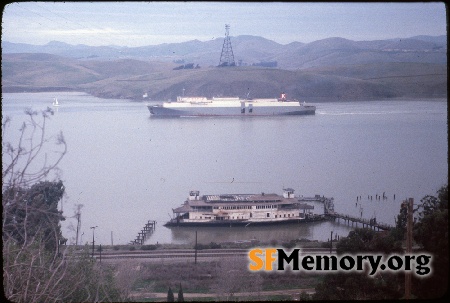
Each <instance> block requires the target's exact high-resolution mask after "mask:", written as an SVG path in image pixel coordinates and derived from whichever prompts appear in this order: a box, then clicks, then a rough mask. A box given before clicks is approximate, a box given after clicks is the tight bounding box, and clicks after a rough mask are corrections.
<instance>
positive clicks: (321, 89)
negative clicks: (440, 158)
mask: <svg viewBox="0 0 450 303" xmlns="http://www.w3.org/2000/svg"><path fill="white" fill-rule="evenodd" d="M176 66H178V65H177V64H175V63H170V62H153V61H140V60H134V59H119V60H95V61H94V60H76V59H70V58H64V57H60V56H55V55H49V54H6V55H4V56H3V59H2V91H3V92H22V91H54V90H76V91H84V92H87V93H90V94H92V95H95V96H99V97H103V98H127V99H139V100H142V95H143V94H144V93H148V96H149V98H150V99H151V100H168V99H171V100H175V99H176V97H177V96H179V95H181V94H182V93H183V89H184V93H185V95H186V96H206V97H213V96H239V97H242V98H244V97H246V95H247V94H249V96H250V97H253V98H273V97H277V96H278V95H279V94H280V93H281V92H282V91H284V92H286V93H287V94H288V95H289V96H290V97H291V98H297V99H300V100H306V101H308V100H318V99H319V100H320V99H324V100H373V99H385V98H445V97H447V67H446V65H443V64H431V63H399V62H390V63H373V64H356V65H336V66H328V67H317V68H310V69H303V70H282V69H274V68H262V67H250V66H248V67H232V68H217V67H209V68H199V69H182V70H174V68H175V67H176Z"/></svg>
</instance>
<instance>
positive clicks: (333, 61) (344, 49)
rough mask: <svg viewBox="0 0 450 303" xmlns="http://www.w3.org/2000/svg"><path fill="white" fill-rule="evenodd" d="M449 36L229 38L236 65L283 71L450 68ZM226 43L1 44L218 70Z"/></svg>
mask: <svg viewBox="0 0 450 303" xmlns="http://www.w3.org/2000/svg"><path fill="white" fill-rule="evenodd" d="M446 41H447V37H446V36H437V37H432V36H415V37H412V38H406V39H404V38H399V39H389V40H376V41H352V40H348V39H343V38H327V39H323V40H318V41H314V42H311V43H306V44H305V43H301V42H292V43H289V44H286V45H282V44H279V43H276V42H274V41H271V40H268V39H265V38H262V37H256V36H249V35H245V36H237V37H231V43H232V47H233V53H234V57H235V60H236V63H237V64H238V65H243V66H250V65H253V64H258V63H260V62H274V61H276V62H277V67H278V68H281V69H292V70H294V69H304V68H310V67H320V66H329V65H341V64H365V63H375V62H417V63H435V64H446V63H447V42H446ZM222 45H223V38H216V39H212V40H210V41H204V42H202V41H199V40H192V41H187V42H180V43H165V44H159V45H149V46H142V47H119V46H101V47H96V46H88V45H70V44H66V43H62V42H57V41H53V42H49V43H48V44H46V45H30V44H22V43H10V42H7V41H2V53H3V54H12V53H48V54H54V55H59V56H62V57H67V58H74V59H84V60H111V59H137V60H144V61H149V60H150V61H164V62H174V61H178V62H185V63H194V64H199V65H200V66H201V67H209V66H217V65H218V64H219V60H220V54H221V50H222Z"/></svg>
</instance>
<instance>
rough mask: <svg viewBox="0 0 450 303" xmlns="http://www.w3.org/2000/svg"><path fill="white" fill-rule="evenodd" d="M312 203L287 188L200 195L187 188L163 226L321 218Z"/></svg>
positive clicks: (254, 222) (213, 224) (273, 222)
mask: <svg viewBox="0 0 450 303" xmlns="http://www.w3.org/2000/svg"><path fill="white" fill-rule="evenodd" d="M311 209H314V206H311V205H308V204H306V203H302V202H300V201H299V200H298V199H297V198H295V196H294V190H293V189H291V188H286V189H283V195H282V196H280V195H277V194H265V193H261V194H222V195H203V196H200V192H199V191H196V190H193V191H190V193H189V197H188V199H187V200H186V201H185V202H184V204H183V205H182V206H180V207H178V208H175V209H172V211H173V218H172V219H171V220H170V221H169V222H167V223H166V224H164V225H165V226H232V225H236V226H239V225H241V226H242V225H243V226H248V225H266V224H276V223H300V222H311V221H321V220H324V216H321V215H314V214H312V213H311Z"/></svg>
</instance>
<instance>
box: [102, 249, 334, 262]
mask: <svg viewBox="0 0 450 303" xmlns="http://www.w3.org/2000/svg"><path fill="white" fill-rule="evenodd" d="M300 249H301V251H300V253H301V254H302V255H306V254H308V255H314V254H329V252H330V251H329V249H324V248H300ZM287 251H289V250H288V249H287ZM248 252H249V249H202V250H197V252H196V251H195V249H164V250H152V251H109V250H108V251H102V252H101V254H100V252H98V251H96V252H95V253H94V257H95V258H96V259H101V260H102V261H120V260H130V259H136V260H141V261H152V260H153V261H156V260H169V259H171V260H183V259H194V258H195V256H196V254H197V259H198V260H199V261H200V260H203V261H210V260H212V259H221V258H233V257H247V256H248Z"/></svg>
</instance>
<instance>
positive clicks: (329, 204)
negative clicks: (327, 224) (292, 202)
mask: <svg viewBox="0 0 450 303" xmlns="http://www.w3.org/2000/svg"><path fill="white" fill-rule="evenodd" d="M377 198H378V197H377ZM384 198H385V195H384V193H383V199H384ZM299 201H301V202H306V201H315V202H321V203H323V213H324V215H325V217H327V218H329V219H333V220H335V221H336V219H337V220H338V222H339V221H340V220H344V222H346V223H347V225H350V222H351V224H352V226H353V224H355V227H358V223H359V224H361V225H362V227H363V228H365V227H367V228H370V229H373V230H377V231H379V230H391V229H392V228H393V227H392V226H391V225H389V224H385V223H380V222H377V219H376V218H372V219H364V218H357V217H353V216H349V215H345V214H341V213H338V212H335V211H334V199H333V198H326V197H323V196H322V197H321V196H320V195H316V196H315V197H314V198H300V199H299Z"/></svg>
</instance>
